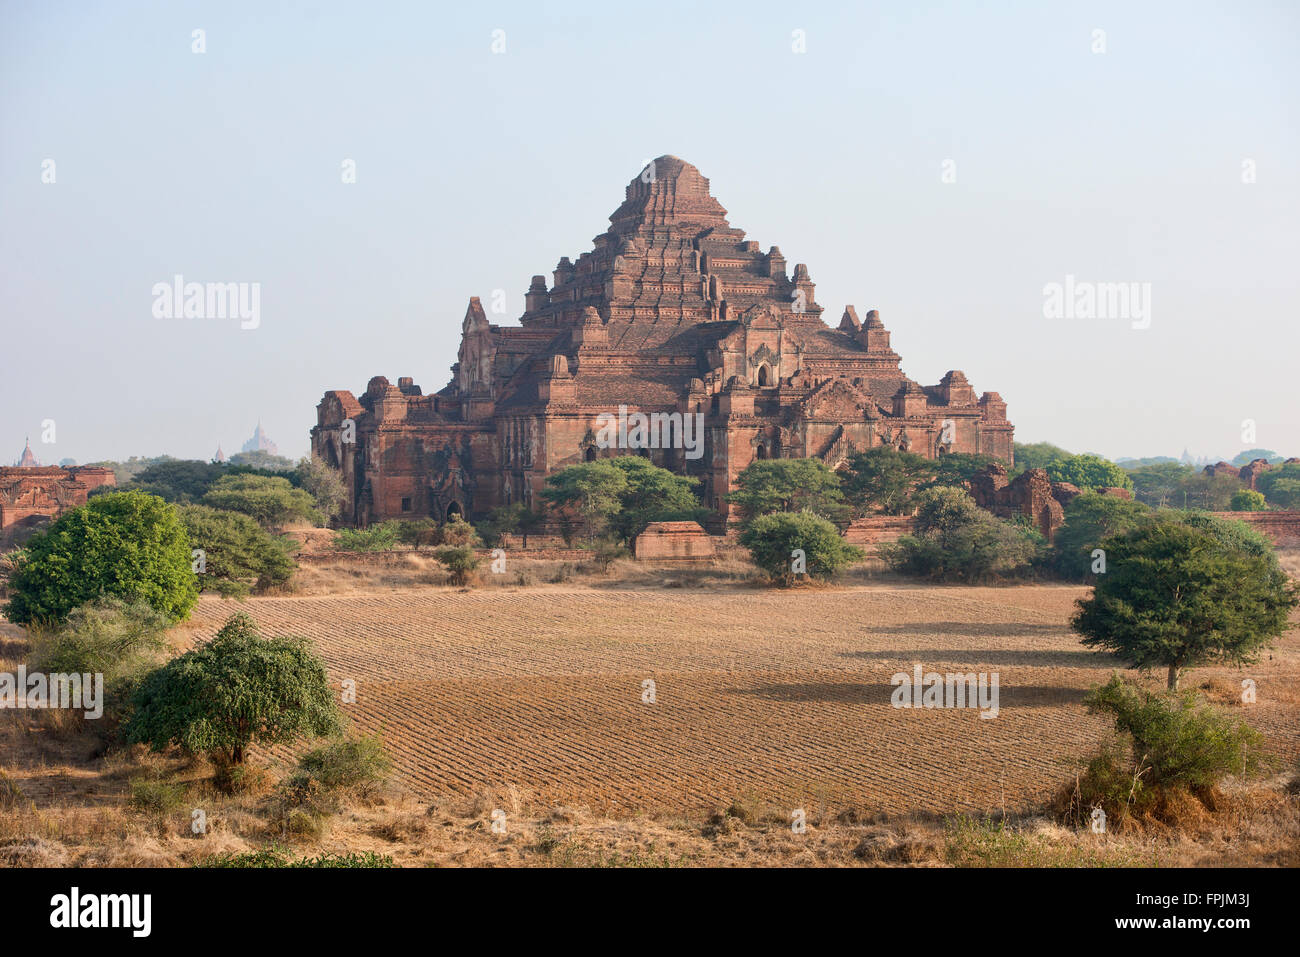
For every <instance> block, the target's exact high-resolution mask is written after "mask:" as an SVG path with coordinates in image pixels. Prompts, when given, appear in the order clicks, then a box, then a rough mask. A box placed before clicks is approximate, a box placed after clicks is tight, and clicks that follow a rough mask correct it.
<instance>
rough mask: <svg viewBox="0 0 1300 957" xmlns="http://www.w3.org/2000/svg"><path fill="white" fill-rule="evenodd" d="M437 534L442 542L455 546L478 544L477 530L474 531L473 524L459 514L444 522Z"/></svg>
mask: <svg viewBox="0 0 1300 957" xmlns="http://www.w3.org/2000/svg"><path fill="white" fill-rule="evenodd" d="M438 536H439V541H441V542H442V544H444V545H451V546H452V547H455V548H459V547H461V546H464V545H469V546H473V545H477V544H478V532H476V531H474V526H473V525H471V524H470V523H469V522H467V521H465V520H464V519H463V518H461V517H460V516H459V515H458V516H456V517H455V518H453V519H452V520H451V521H449V522H447V523H445V524H444V525H443V526H442V528H441V529H440V530H439V533H438Z"/></svg>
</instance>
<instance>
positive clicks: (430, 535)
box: [397, 518, 442, 552]
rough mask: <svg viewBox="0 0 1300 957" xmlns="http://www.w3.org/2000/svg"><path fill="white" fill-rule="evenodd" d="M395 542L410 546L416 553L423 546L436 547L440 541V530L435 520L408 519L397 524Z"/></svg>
mask: <svg viewBox="0 0 1300 957" xmlns="http://www.w3.org/2000/svg"><path fill="white" fill-rule="evenodd" d="M397 540H398V541H399V542H401V543H402V544H403V545H410V546H411V547H412V548H414V549H415V550H416V551H417V552H418V551H419V550H420V547H421V546H423V545H437V544H438V543H439V542H441V541H442V530H441V529H440V528H439V527H438V521H437V519H433V518H408V519H404V520H402V521H400V522H398V523H397Z"/></svg>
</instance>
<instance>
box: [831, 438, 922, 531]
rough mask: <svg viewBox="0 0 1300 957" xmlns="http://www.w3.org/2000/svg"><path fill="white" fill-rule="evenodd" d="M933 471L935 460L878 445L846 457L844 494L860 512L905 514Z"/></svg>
mask: <svg viewBox="0 0 1300 957" xmlns="http://www.w3.org/2000/svg"><path fill="white" fill-rule="evenodd" d="M936 474H937V473H936V468H935V464H934V463H933V462H931V461H930V460H929V459H927V458H925V457H924V456H921V455H917V454H916V453H914V452H900V451H899V450H898V449H895V448H893V447H892V446H889V445H882V446H879V447H877V448H874V449H868V450H867V451H866V452H858V453H857V454H855V455H853V456H851V457H850V458H849V461H848V469H847V470H846V472H845V473H844V495H845V497H846V498H847V499H848V501H849V503H850V504H851V505H852V506H853V508H854V509H855V510H856V511H857V513H858V514H860V515H861V514H866V513H867V512H870V511H872V510H874V509H879V510H880V511H882V512H884V513H885V514H886V515H907V514H908V513H910V512H911V511H912V508H913V503H914V499H915V497H916V493H917V491H918V490H919V489H920V488H921V487H922V486H923V485H925V484H926V483H928V482H930V481H932V480H933V479H934V477H935V475H936Z"/></svg>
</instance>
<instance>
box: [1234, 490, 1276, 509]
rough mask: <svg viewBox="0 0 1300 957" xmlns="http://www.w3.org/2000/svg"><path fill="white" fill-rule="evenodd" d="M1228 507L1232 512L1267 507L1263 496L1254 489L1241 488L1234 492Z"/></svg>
mask: <svg viewBox="0 0 1300 957" xmlns="http://www.w3.org/2000/svg"><path fill="white" fill-rule="evenodd" d="M1228 508H1229V510H1230V511H1233V512H1262V511H1264V510H1265V509H1266V508H1268V504H1267V503H1266V502H1265V501H1264V496H1263V495H1261V494H1260V493H1259V492H1256V491H1255V490H1254V489H1249V488H1243V489H1241V490H1240V491H1238V492H1234V493H1233V496H1232V500H1231V501H1230V502H1229V503H1228Z"/></svg>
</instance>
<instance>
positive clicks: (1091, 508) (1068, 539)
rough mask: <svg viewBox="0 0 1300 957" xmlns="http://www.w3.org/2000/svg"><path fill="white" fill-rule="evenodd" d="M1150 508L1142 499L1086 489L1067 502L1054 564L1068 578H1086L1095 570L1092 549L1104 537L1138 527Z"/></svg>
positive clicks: (1053, 547) (1149, 512) (1058, 536)
mask: <svg viewBox="0 0 1300 957" xmlns="http://www.w3.org/2000/svg"><path fill="white" fill-rule="evenodd" d="M1150 514H1151V510H1150V509H1149V508H1147V507H1146V506H1145V505H1143V504H1142V503H1141V502H1134V501H1132V500H1131V499H1126V498H1120V497H1119V496H1118V495H1103V494H1101V493H1099V492H1085V493H1084V494H1083V495H1078V496H1076V497H1075V498H1074V499H1072V500H1071V501H1070V504H1068V505H1066V506H1065V524H1064V525H1062V526H1061V527H1060V528H1059V529H1057V532H1056V538H1055V540H1054V541H1053V542H1052V564H1053V565H1054V566H1055V567H1056V570H1057V571H1058V572H1060V573H1061V574H1062V575H1064V576H1065V577H1066V578H1069V579H1072V580H1074V581H1083V580H1084V579H1086V578H1088V576H1089V575H1090V574H1091V573H1092V567H1093V564H1094V559H1093V557H1092V553H1093V551H1094V550H1096V549H1097V548H1099V547H1101V541H1102V539H1104V538H1107V537H1108V536H1110V535H1114V534H1116V533H1118V532H1127V531H1129V530H1130V529H1133V528H1136V527H1137V526H1138V523H1140V522H1142V521H1143V520H1145V519H1146V518H1147V517H1148V516H1149V515H1150Z"/></svg>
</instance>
